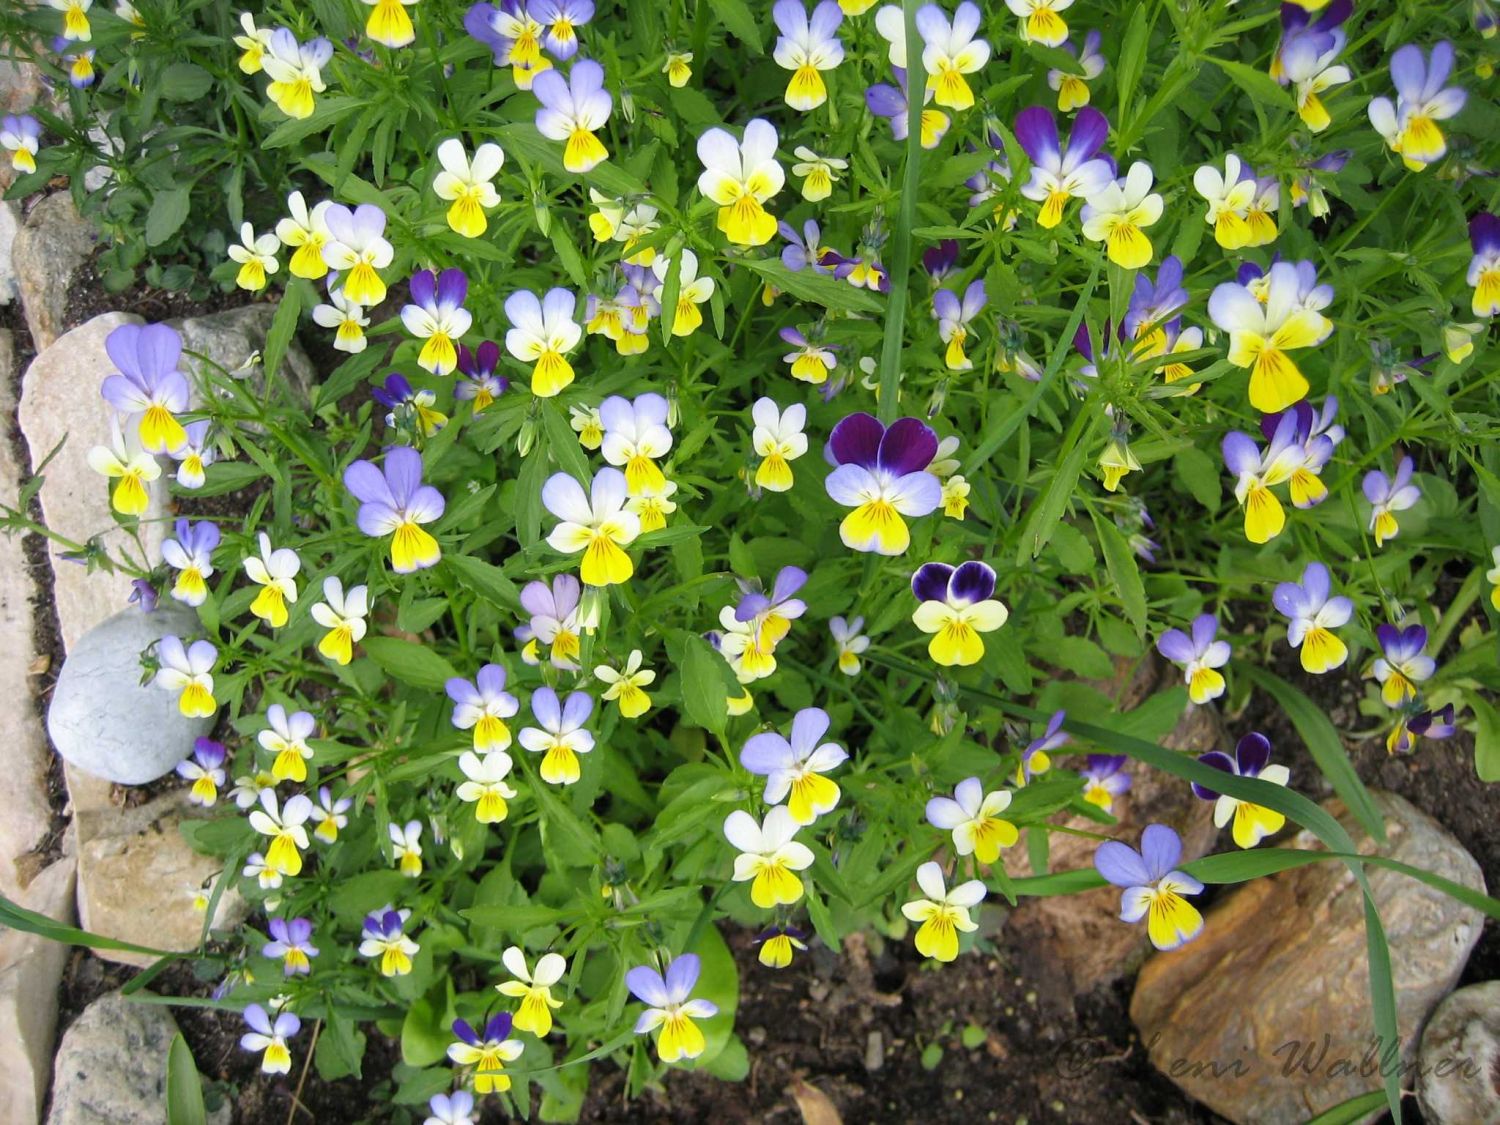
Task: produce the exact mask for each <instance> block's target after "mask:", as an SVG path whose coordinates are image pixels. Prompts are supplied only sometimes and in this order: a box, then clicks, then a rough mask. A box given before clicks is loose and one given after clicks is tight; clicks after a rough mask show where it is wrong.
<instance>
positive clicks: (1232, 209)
mask: <svg viewBox="0 0 1500 1125" xmlns="http://www.w3.org/2000/svg"><path fill="white" fill-rule="evenodd" d="M1193 190H1194V191H1196V192H1197V193H1198V194H1199V195H1201V196H1202V197H1203V198H1204V199H1205V200H1207V201H1208V210H1207V211H1206V212H1204V215H1203V221H1204V222H1206V223H1207V224H1208V225H1209V226H1211V227H1213V228H1214V241H1215V242H1217V243H1218V244H1219V245H1220V246H1222V247H1223V248H1224V249H1226V250H1239V249H1241V248H1243V247H1246V246H1252V245H1258V244H1257V243H1256V242H1255V241H1254V238H1253V236H1252V234H1251V231H1250V224H1249V223H1248V222H1247V221H1246V215H1247V214H1248V213H1249V210H1250V204H1251V202H1252V201H1253V200H1254V199H1255V173H1254V172H1253V171H1252V170H1251V168H1250V166H1249V165H1248V164H1245V163H1244V162H1242V161H1241V160H1240V158H1239V157H1238V156H1236V155H1235V154H1234V153H1232V152H1231V153H1230V154H1229V155H1228V156H1226V157H1225V158H1224V171H1223V172H1222V173H1221V172H1220V171H1219V170H1218V169H1217V168H1215V167H1214V166H1213V165H1212V164H1205V165H1203V166H1202V167H1201V168H1199V169H1198V170H1197V171H1196V172H1194V173H1193Z"/></svg>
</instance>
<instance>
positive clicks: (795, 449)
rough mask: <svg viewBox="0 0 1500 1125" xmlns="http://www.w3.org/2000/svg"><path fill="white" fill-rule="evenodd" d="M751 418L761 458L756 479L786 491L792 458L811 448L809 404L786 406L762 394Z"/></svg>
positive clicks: (753, 438)
mask: <svg viewBox="0 0 1500 1125" xmlns="http://www.w3.org/2000/svg"><path fill="white" fill-rule="evenodd" d="M820 366H821V365H820ZM825 373H826V369H825ZM750 418H751V420H752V421H753V422H754V423H755V428H754V429H753V430H752V431H751V434H750V445H751V448H753V449H754V450H755V455H756V456H757V457H759V458H761V462H760V465H759V466H758V467H757V468H756V470H755V483H756V484H757V485H759V486H760V487H761V488H764V489H766V490H767V491H769V492H785V491H787V490H788V489H789V488H791V487H792V466H791V462H793V461H795V460H796V459H797V458H798V457H801V456H802V455H803V454H804V453H806V452H807V435H806V434H804V433H803V432H802V431H803V428H804V427H805V426H806V425H807V407H805V406H803V405H802V404H801V403H800V402H794V403H793V404H792V405H791V406H788V407H787V408H786V409H785V410H783V409H782V408H781V407H779V406H777V405H776V403H775V402H774V401H773V400H771V399H769V398H758V399H756V400H755V405H754V406H752V407H751V408H750Z"/></svg>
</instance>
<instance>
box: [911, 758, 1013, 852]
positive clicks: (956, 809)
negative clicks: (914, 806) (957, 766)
mask: <svg viewBox="0 0 1500 1125" xmlns="http://www.w3.org/2000/svg"><path fill="white" fill-rule="evenodd" d="M1010 802H1011V792H1010V790H1009V789H996V790H994V791H993V792H990V793H986V792H985V791H984V785H983V783H981V782H980V780H979V778H977V777H966V778H964V780H962V781H960V782H959V783H958V787H957V788H956V789H955V790H954V791H953V796H952V797H934V798H932V800H930V801H928V802H927V823H928V824H930V825H932V826H933V827H934V828H937V829H939V830H941V831H943V832H952V833H953V848H954V850H955V851H957V852H958V854H959V855H972V856H974V857H975V858H976V859H978V860H979V862H980V863H984V864H991V863H995V862H996V861H997V860H999V858H1000V849H1001V848H1008V847H1011V846H1012V845H1014V844H1015V842H1016V841H1017V840H1019V839H1020V838H1021V834H1020V832H1018V831H1017V830H1016V826H1015V825H1014V824H1012V823H1011V822H1010V821H1008V820H1002V819H1001V818H1000V814H1001V813H1003V812H1004V811H1005V810H1006V809H1008V808H1010Z"/></svg>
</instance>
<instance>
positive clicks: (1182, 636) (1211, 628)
mask: <svg viewBox="0 0 1500 1125" xmlns="http://www.w3.org/2000/svg"><path fill="white" fill-rule="evenodd" d="M1218 631H1219V622H1218V619H1217V618H1215V617H1214V615H1213V614H1211V613H1203V614H1199V615H1198V616H1197V617H1195V618H1193V634H1192V636H1191V637H1190V636H1188V634H1186V633H1184V632H1183V631H1182V630H1181V629H1168V630H1167V631H1166V632H1165V633H1163V634H1162V635H1161V636H1160V637H1159V638H1158V639H1157V642H1156V651H1157V652H1159V653H1161V654H1162V656H1164V657H1166V658H1167V659H1168V660H1170V661H1171V662H1172V663H1173V664H1176V665H1177V666H1178V667H1179V668H1181V669H1182V679H1183V682H1184V683H1185V684H1187V688H1188V698H1189V699H1191V700H1192V701H1193V702H1194V703H1207V702H1208V701H1209V700H1211V699H1218V698H1219V696H1221V695H1223V694H1224V677H1223V675H1221V674H1220V673H1219V671H1218V669H1220V668H1222V667H1224V665H1225V664H1227V663H1229V656H1230V651H1231V650H1230V648H1229V642H1228V641H1217V640H1214V637H1215V635H1216V634H1217V633H1218Z"/></svg>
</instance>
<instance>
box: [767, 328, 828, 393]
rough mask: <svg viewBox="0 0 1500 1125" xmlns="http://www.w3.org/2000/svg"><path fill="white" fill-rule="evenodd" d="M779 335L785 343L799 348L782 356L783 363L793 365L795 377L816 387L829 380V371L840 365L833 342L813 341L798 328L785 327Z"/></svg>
mask: <svg viewBox="0 0 1500 1125" xmlns="http://www.w3.org/2000/svg"><path fill="white" fill-rule="evenodd" d="M778 335H780V337H781V339H782V341H783V342H784V343H787V344H790V345H791V346H792V347H794V348H796V349H797V350H796V351H791V352H787V353H786V354H785V355H783V356H782V357H781V359H782V362H783V363H788V364H790V365H791V375H792V378H793V379H800V380H801V381H802V382H804V383H811V384H812V385H813V386H815V387H819V386H822V385H823V384H824V383H826V382H828V373H829V372H831V371H832V370H833V369H834V368H835V367H837V366H838V357H837V356H836V355H835V354H834V346H833V345H832V344H822V343H813V342H811V341H810V340H808V338H807V337H806V336H804V335H803V334H802V332H801V331H799V330H798V329H796V328H783V329H782V330H781V331H780V333H778Z"/></svg>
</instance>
